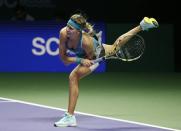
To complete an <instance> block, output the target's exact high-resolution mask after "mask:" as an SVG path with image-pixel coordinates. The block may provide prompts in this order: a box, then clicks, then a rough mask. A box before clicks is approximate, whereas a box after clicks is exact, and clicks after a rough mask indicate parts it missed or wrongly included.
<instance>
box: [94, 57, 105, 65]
mask: <svg viewBox="0 0 181 131" xmlns="http://www.w3.org/2000/svg"><path fill="white" fill-rule="evenodd" d="M104 59H105V58H104V57H101V58H98V59H96V60H92V62H93V63H94V64H95V63H98V62H101V61H103V60H104Z"/></svg>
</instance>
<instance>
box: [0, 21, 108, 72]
mask: <svg viewBox="0 0 181 131" xmlns="http://www.w3.org/2000/svg"><path fill="white" fill-rule="evenodd" d="M63 26H66V23H64V22H62V23H56V22H53V21H36V22H1V23H0V72H70V71H72V69H73V68H74V67H75V66H76V64H71V65H69V66H65V65H64V64H63V63H62V61H61V60H60V58H59V55H58V52H59V51H58V44H59V30H60V29H61V28H62V27H63ZM95 29H96V30H100V31H102V32H103V34H102V41H103V42H105V25H104V23H95ZM105 66H106V65H105V63H104V62H103V63H101V65H100V66H99V68H98V69H97V70H96V72H104V71H105Z"/></svg>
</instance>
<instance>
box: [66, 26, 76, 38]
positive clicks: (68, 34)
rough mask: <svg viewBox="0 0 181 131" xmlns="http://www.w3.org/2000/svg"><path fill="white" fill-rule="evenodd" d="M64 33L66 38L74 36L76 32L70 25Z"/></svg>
mask: <svg viewBox="0 0 181 131" xmlns="http://www.w3.org/2000/svg"><path fill="white" fill-rule="evenodd" d="M66 31H67V36H68V37H72V36H74V34H75V33H76V32H77V30H76V29H75V28H74V27H72V26H70V25H67V26H66Z"/></svg>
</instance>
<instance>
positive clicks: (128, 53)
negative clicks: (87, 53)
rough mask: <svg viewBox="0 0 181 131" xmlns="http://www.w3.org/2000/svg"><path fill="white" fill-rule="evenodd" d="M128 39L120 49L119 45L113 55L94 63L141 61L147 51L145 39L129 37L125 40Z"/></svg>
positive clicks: (136, 36) (138, 36) (137, 36)
mask: <svg viewBox="0 0 181 131" xmlns="http://www.w3.org/2000/svg"><path fill="white" fill-rule="evenodd" d="M126 37H127V38H128V37H129V38H128V41H127V42H126V43H125V44H123V45H122V46H121V47H118V45H119V44H117V47H115V50H114V52H113V53H110V54H108V55H106V56H103V57H100V58H98V59H96V60H93V63H97V62H101V61H104V60H106V59H119V60H122V61H134V60H137V59H139V58H140V57H141V56H142V55H143V53H144V50H145V42H144V39H143V38H142V37H141V36H140V35H127V36H125V37H124V38H126Z"/></svg>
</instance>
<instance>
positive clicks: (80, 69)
mask: <svg viewBox="0 0 181 131" xmlns="http://www.w3.org/2000/svg"><path fill="white" fill-rule="evenodd" d="M91 72H92V71H91V69H90V68H89V67H86V66H83V65H78V66H77V67H75V69H74V70H73V71H72V72H71V73H70V77H77V78H78V79H81V78H83V77H85V76H87V75H88V74H90V73H91Z"/></svg>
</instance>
